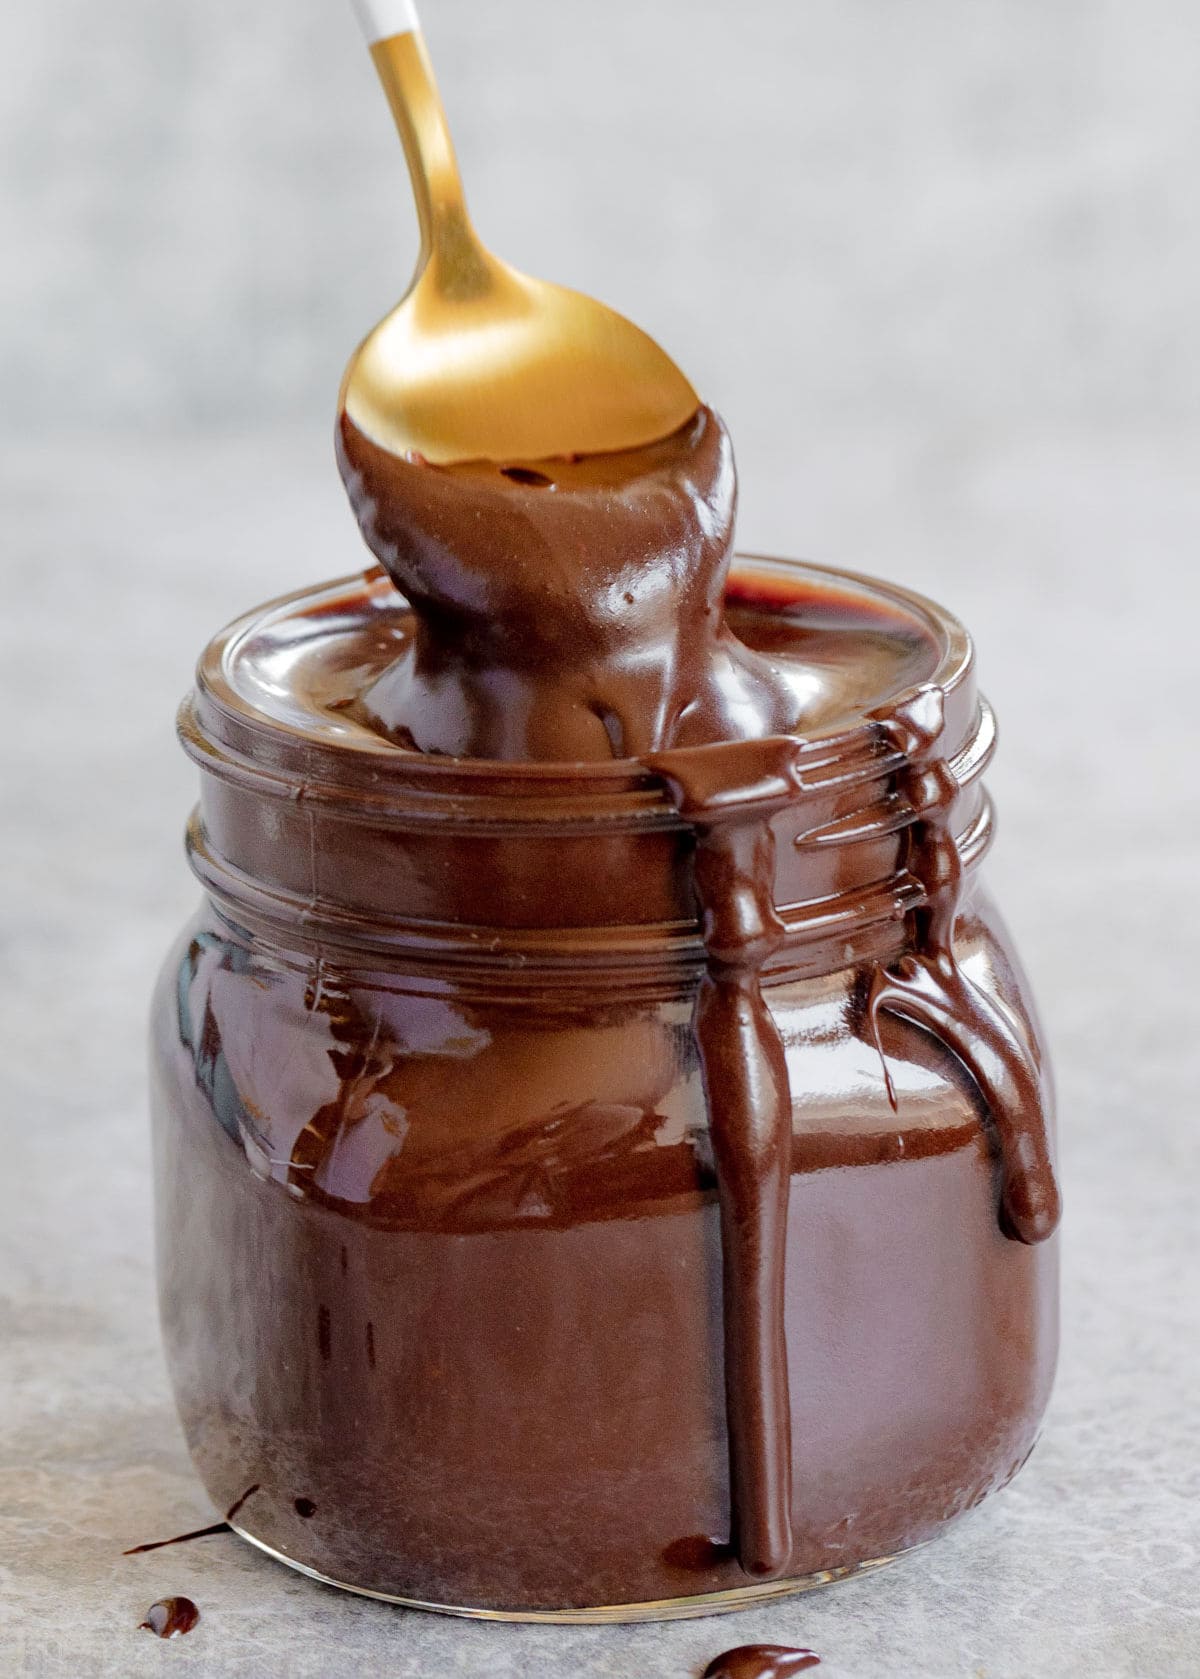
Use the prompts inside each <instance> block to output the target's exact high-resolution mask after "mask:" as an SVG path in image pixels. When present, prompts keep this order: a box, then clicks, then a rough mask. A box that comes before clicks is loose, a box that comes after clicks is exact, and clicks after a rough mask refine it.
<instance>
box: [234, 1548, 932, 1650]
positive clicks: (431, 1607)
mask: <svg viewBox="0 0 1200 1679" xmlns="http://www.w3.org/2000/svg"><path fill="white" fill-rule="evenodd" d="M230 1526H231V1527H232V1528H233V1531H234V1532H235V1533H236V1534H237V1535H238V1537H239V1538H240V1539H245V1540H246V1541H247V1542H248V1543H249V1544H251V1545H253V1546H255V1547H256V1549H258V1550H260V1551H263V1552H264V1553H265V1554H266V1555H267V1556H269V1557H272V1558H273V1559H274V1560H275V1561H276V1562H282V1563H285V1564H286V1565H287V1567H288V1568H294V1569H295V1570H296V1572H297V1573H298V1574H306V1575H307V1576H308V1578H309V1579H310V1580H317V1581H319V1582H320V1584H321V1585H323V1586H335V1587H336V1588H337V1589H338V1590H339V1591H343V1592H354V1593H355V1594H356V1595H357V1596H358V1597H372V1598H375V1599H376V1601H378V1602H380V1603H394V1604H396V1605H397V1606H398V1607H399V1608H401V1609H423V1610H425V1611H426V1612H427V1613H429V1614H432V1615H456V1616H459V1617H461V1618H463V1619H466V1620H472V1621H533V1622H540V1623H550V1624H552V1625H559V1626H595V1625H604V1624H609V1625H611V1624H615V1623H619V1622H622V1621H626V1622H633V1621H689V1620H698V1619H700V1618H701V1617H702V1616H705V1615H731V1614H733V1613H735V1612H736V1611H737V1610H739V1609H756V1608H761V1606H762V1605H763V1604H765V1603H773V1602H774V1601H775V1600H776V1599H778V1598H784V1597H796V1596H798V1595H799V1594H800V1593H801V1592H812V1591H817V1590H818V1589H819V1588H820V1587H821V1586H831V1585H834V1584H835V1583H836V1582H837V1581H839V1580H849V1579H853V1578H854V1577H855V1576H856V1575H859V1574H869V1573H873V1572H874V1571H875V1570H876V1569H879V1568H886V1567H887V1565H888V1564H889V1563H891V1562H897V1561H899V1559H900V1557H901V1556H903V1555H906V1554H907V1553H906V1552H898V1553H897V1554H896V1555H894V1556H887V1557H873V1558H871V1559H869V1560H868V1561H866V1562H856V1563H851V1564H850V1565H849V1566H848V1567H846V1568H827V1569H822V1570H821V1571H820V1572H819V1573H816V1574H802V1575H797V1576H795V1577H794V1578H792V1579H789V1580H770V1581H768V1582H766V1583H765V1584H764V1585H760V1586H737V1587H735V1588H734V1589H733V1590H732V1591H726V1592H708V1593H705V1594H704V1595H702V1596H699V1597H672V1598H664V1599H662V1600H661V1601H660V1602H657V1603H616V1604H606V1605H604V1606H602V1607H598V1608H595V1609H591V1608H587V1609H474V1608H471V1607H469V1606H467V1605H464V1604H457V1603H427V1602H425V1601H424V1600H423V1599H421V1598H416V1597H400V1596H397V1595H396V1594H394V1593H392V1592H377V1591H372V1590H371V1589H370V1587H368V1586H352V1585H348V1584H347V1583H346V1581H344V1580H333V1579H331V1578H330V1577H329V1575H328V1574H322V1573H320V1572H319V1570H317V1569H315V1568H309V1567H308V1565H307V1564H306V1563H303V1562H297V1561H296V1559H295V1558H294V1557H289V1556H288V1555H287V1554H286V1552H284V1551H277V1550H276V1549H275V1547H274V1546H273V1545H268V1544H267V1543H266V1542H265V1541H264V1540H262V1539H256V1538H255V1536H254V1535H253V1534H252V1533H249V1532H247V1530H246V1529H245V1528H244V1527H239V1526H238V1525H237V1524H236V1522H231V1523H230ZM913 1549H917V1547H915V1546H914V1547H913Z"/></svg>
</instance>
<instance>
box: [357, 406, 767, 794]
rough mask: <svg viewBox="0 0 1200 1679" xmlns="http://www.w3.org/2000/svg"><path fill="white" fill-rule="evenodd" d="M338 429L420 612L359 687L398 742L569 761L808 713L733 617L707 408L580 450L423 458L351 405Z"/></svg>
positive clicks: (737, 731) (755, 728)
mask: <svg viewBox="0 0 1200 1679" xmlns="http://www.w3.org/2000/svg"><path fill="white" fill-rule="evenodd" d="M337 444H338V462H339V465H340V467H341V471H342V477H343V479H344V481H345V484H346V488H347V491H348V493H349V495H350V500H351V502H352V504H353V507H354V513H355V517H356V518H357V519H358V522H359V525H360V528H361V529H362V533H363V536H364V538H365V540H366V542H367V546H368V547H369V548H370V549H371V551H372V553H373V554H375V556H376V557H377V558H378V560H379V561H380V563H381V564H382V565H383V566H384V567H385V568H386V570H387V571H388V573H389V574H390V576H391V577H392V579H393V580H394V582H395V583H396V585H397V587H398V588H399V589H400V590H401V592H402V593H403V595H404V596H405V598H406V599H407V600H408V601H409V602H410V603H411V605H412V607H413V610H414V613H415V619H416V622H415V631H414V635H413V638H412V640H411V642H410V643H409V645H408V646H407V647H406V648H405V650H404V652H403V653H402V655H401V657H400V658H399V659H398V660H397V661H396V663H395V664H394V665H393V666H392V667H391V668H390V669H388V670H387V671H385V672H384V673H383V675H382V676H380V677H378V678H377V679H376V680H375V681H374V682H373V683H372V684H371V685H370V686H369V687H367V688H366V689H365V691H364V692H363V693H362V695H361V714H362V715H364V716H366V717H368V718H369V719H370V720H371V721H372V722H373V723H374V725H375V726H376V727H378V728H379V729H381V730H383V731H384V732H385V733H386V734H387V735H389V736H390V737H391V738H393V739H398V740H400V741H402V742H404V743H405V744H412V745H414V746H415V747H417V748H418V749H419V750H421V751H426V752H439V753H447V754H449V755H451V756H453V757H480V758H493V759H496V758H500V759H509V760H517V761H522V762H528V761H531V760H550V761H554V762H557V763H571V762H582V761H589V760H597V759H599V760H604V759H614V758H632V757H638V756H641V755H642V754H644V753H646V752H655V751H659V750H662V749H663V748H666V747H671V746H690V745H696V744H699V743H701V742H706V741H717V740H729V739H741V738H744V737H747V736H758V735H765V734H775V733H779V732H780V731H782V730H785V729H789V728H791V727H792V726H793V725H794V724H795V722H796V718H797V712H798V704H797V699H796V695H795V693H794V692H793V691H792V689H791V688H789V686H788V685H787V684H786V683H785V682H784V681H782V680H781V679H780V677H779V673H778V672H777V670H776V669H775V668H774V667H773V665H772V663H771V662H770V661H769V660H768V659H764V658H762V657H760V656H758V655H756V654H754V653H753V652H752V651H751V650H750V649H749V648H747V647H746V646H745V645H744V644H743V643H742V642H740V641H739V640H738V639H737V637H736V636H735V635H734V634H733V633H732V632H731V630H730V629H729V627H728V625H727V624H726V622H725V616H724V610H723V597H724V587H725V579H726V576H727V574H728V571H729V565H730V560H731V558H732V554H733V525H734V511H735V506H736V490H737V485H736V478H735V474H734V466H733V451H732V448H731V445H730V441H729V434H728V432H727V431H726V430H725V428H724V426H723V425H722V424H721V421H720V420H719V419H718V418H717V416H716V415H715V414H714V413H713V412H712V411H711V409H702V410H701V411H700V412H699V413H698V414H697V415H696V417H695V419H693V420H692V421H690V422H689V423H688V424H687V425H686V426H685V427H684V428H683V429H682V430H681V431H679V432H677V433H675V435H674V436H672V437H669V438H666V439H664V440H663V441H662V442H661V443H655V444H651V445H649V446H648V447H646V448H643V449H635V450H628V451H625V452H622V453H616V454H612V455H598V456H589V457H584V458H581V459H573V460H560V461H545V462H539V463H530V462H520V463H514V464H512V465H508V466H503V465H501V466H493V465H490V464H488V463H486V462H480V463H475V464H472V465H465V466H456V467H435V466H430V465H429V464H428V463H427V462H420V463H414V462H413V461H411V460H406V459H400V458H398V457H396V456H394V455H391V454H389V453H387V452H386V451H384V450H382V449H380V448H378V447H377V446H376V445H375V444H374V443H372V442H371V441H370V440H369V439H368V438H366V437H365V436H364V435H363V434H362V433H361V432H360V431H358V430H357V428H356V427H355V426H354V424H353V422H352V421H351V420H349V419H348V418H347V417H346V416H345V415H344V414H343V415H342V417H341V421H340V424H339V427H338V432H337Z"/></svg>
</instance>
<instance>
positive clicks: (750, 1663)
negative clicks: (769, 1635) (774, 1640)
mask: <svg viewBox="0 0 1200 1679" xmlns="http://www.w3.org/2000/svg"><path fill="white" fill-rule="evenodd" d="M820 1665H821V1658H820V1656H817V1655H814V1654H813V1652H812V1651H811V1650H793V1649H789V1648H788V1647H787V1646H786V1645H783V1644H739V1646H738V1647H737V1649H736V1650H726V1651H725V1654H724V1655H722V1656H718V1657H717V1658H716V1660H715V1661H711V1662H709V1664H708V1666H707V1667H706V1668H705V1669H704V1679H789V1676H790V1675H791V1674H793V1673H804V1672H805V1671H806V1670H807V1669H808V1668H811V1667H820Z"/></svg>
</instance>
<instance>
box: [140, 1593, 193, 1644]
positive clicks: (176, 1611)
mask: <svg viewBox="0 0 1200 1679" xmlns="http://www.w3.org/2000/svg"><path fill="white" fill-rule="evenodd" d="M199 1623H200V1611H199V1610H198V1609H197V1608H196V1605H195V1604H194V1603H193V1602H192V1600H191V1598H190V1597H164V1598H160V1599H159V1601H158V1602H157V1603H152V1604H151V1605H150V1607H149V1609H147V1611H146V1618H145V1620H144V1621H143V1622H142V1623H141V1630H142V1631H143V1632H152V1633H153V1634H154V1636H155V1637H156V1638H181V1637H182V1636H183V1635H184V1633H187V1632H192V1631H193V1630H194V1629H195V1628H196V1627H197V1626H198V1625H199Z"/></svg>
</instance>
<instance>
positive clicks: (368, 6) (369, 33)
mask: <svg viewBox="0 0 1200 1679" xmlns="http://www.w3.org/2000/svg"><path fill="white" fill-rule="evenodd" d="M351 3H352V5H353V6H354V11H355V15H356V16H357V18H358V21H359V23H361V24H362V30H363V34H364V35H365V36H366V37H367V44H368V45H369V46H372V47H373V46H374V45H375V43H376V41H387V40H389V39H390V38H391V37H392V36H393V35H409V34H415V33H416V32H417V31H418V30H419V29H420V27H421V20H420V18H418V16H417V8H416V6H415V5H414V4H413V0H351Z"/></svg>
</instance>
